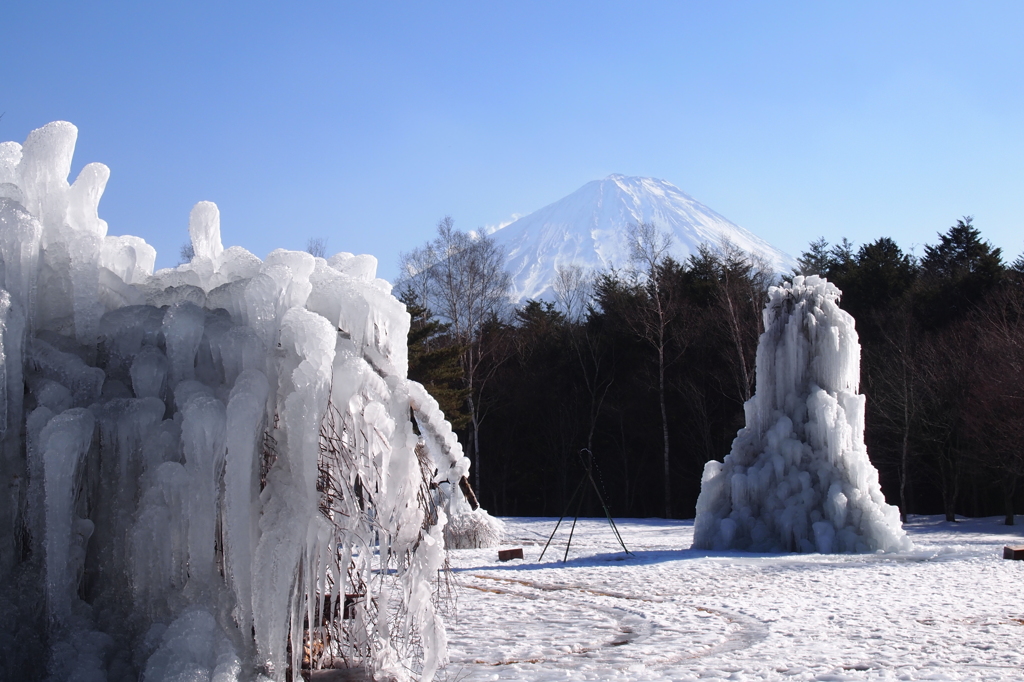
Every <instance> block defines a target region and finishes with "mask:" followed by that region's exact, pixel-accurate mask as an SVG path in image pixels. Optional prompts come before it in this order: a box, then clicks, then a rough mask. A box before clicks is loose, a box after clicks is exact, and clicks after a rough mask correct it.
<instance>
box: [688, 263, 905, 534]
mask: <svg viewBox="0 0 1024 682" xmlns="http://www.w3.org/2000/svg"><path fill="white" fill-rule="evenodd" d="M839 297H840V291H839V289H837V288H836V287H835V285H833V284H831V283H830V282H827V281H826V280H825V279H823V278H821V277H818V276H816V275H815V276H811V277H806V278H805V277H795V278H794V279H793V282H792V283H784V284H783V285H781V286H778V287H773V288H772V289H771V290H770V292H769V301H768V305H767V307H766V308H765V311H764V327H765V331H764V333H763V334H762V335H761V339H760V342H759V344H758V347H757V379H756V391H755V394H754V397H753V398H751V399H750V400H749V401H747V403H746V404H745V405H744V412H745V416H746V426H745V427H744V428H743V429H741V430H740V432H739V433H738V434H737V436H736V439H735V440H734V441H733V444H732V451H731V452H730V453H729V455H727V456H726V458H725V461H724V462H718V461H710V462H708V463H707V464H706V465H705V467H704V476H703V479H702V481H701V492H700V497H699V498H698V499H697V516H696V519H695V521H694V540H693V546H694V548H700V549H715V550H724V549H741V550H748V551H753V552H821V553H825V554H828V553H847V552H873V551H884V552H892V551H902V550H907V549H910V541H909V539H908V538H907V536H906V534H905V533H904V531H903V527H902V525H901V524H900V516H899V511H898V510H897V509H896V508H895V507H892V506H890V505H888V504H886V502H885V497H884V496H883V495H882V491H881V488H880V487H879V484H878V471H877V470H876V469H875V468H874V466H872V464H871V461H870V460H869V459H868V453H867V448H866V447H865V446H864V396H863V395H860V394H859V393H858V387H859V384H860V344H859V342H858V340H857V332H856V330H855V329H854V320H853V317H851V316H850V314H849V313H847V312H846V311H844V310H842V309H841V308H840V307H839V305H838V300H839Z"/></svg>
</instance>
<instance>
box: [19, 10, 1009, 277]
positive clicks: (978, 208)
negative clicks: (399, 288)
mask: <svg viewBox="0 0 1024 682" xmlns="http://www.w3.org/2000/svg"><path fill="white" fill-rule="evenodd" d="M0 26H2V27H3V33H4V37H3V39H2V40H0V70H2V71H0V73H2V74H3V75H2V76H0V112H6V113H5V114H4V116H3V118H2V119H0V140H16V141H19V142H20V141H22V140H24V138H25V135H26V134H27V133H28V132H29V131H30V130H32V129H33V128H37V127H39V126H41V125H43V124H45V123H47V122H49V121H52V120H57V119H64V120H69V121H71V122H73V123H75V124H76V125H77V126H78V127H79V131H80V132H79V143H78V150H77V153H76V156H75V168H74V170H73V173H77V171H78V169H79V168H81V166H82V165H84V164H85V163H88V162H90V161H101V162H103V163H105V164H107V165H108V166H110V168H111V178H110V183H109V185H108V187H107V192H106V194H105V196H104V198H103V201H102V203H101V205H100V215H101V217H104V218H105V219H106V220H107V221H108V222H109V224H110V233H111V234H137V235H140V236H142V237H144V238H145V239H146V240H147V241H149V242H150V243H152V244H153V245H154V246H156V248H157V250H158V254H159V255H158V260H157V264H158V266H169V265H173V264H175V263H176V261H177V252H178V248H179V246H180V245H181V244H182V243H183V242H184V241H185V240H186V239H187V222H188V212H189V209H190V208H191V206H192V205H193V204H194V203H195V202H196V201H199V200H203V199H209V200H212V201H215V202H216V203H217V204H218V205H219V206H220V209H221V224H222V233H223V236H224V242H225V245H226V246H229V245H232V244H240V245H242V246H245V247H246V248H248V249H250V250H251V251H253V252H254V253H256V254H257V255H259V256H260V257H263V256H265V255H266V253H268V252H269V251H270V250H272V249H273V248H276V247H285V248H292V249H302V248H304V247H305V245H306V242H307V240H308V239H309V238H310V237H317V236H321V237H326V238H327V239H328V249H329V250H330V251H332V252H334V251H341V250H345V251H354V252H356V253H372V254H374V255H376V256H377V257H378V259H379V260H380V261H381V268H380V274H381V275H383V276H386V277H391V276H393V275H394V274H395V273H396V272H397V267H396V262H397V259H398V256H399V253H400V252H402V251H407V250H409V249H411V248H413V247H415V246H417V245H419V244H421V243H423V242H424V241H426V240H427V239H429V238H430V237H431V236H432V235H433V229H434V225H435V224H436V222H437V220H438V219H439V218H440V217H441V216H443V215H445V214H451V215H452V216H453V218H454V219H455V221H456V225H457V226H459V227H462V228H464V229H472V228H477V227H480V226H483V225H487V224H495V223H499V222H502V221H506V220H508V219H509V217H510V216H511V215H512V214H514V213H519V214H526V213H529V212H531V211H534V210H536V209H538V208H540V207H541V206H544V205H546V204H548V203H550V202H552V201H555V200H557V199H559V198H561V197H562V196H564V195H566V194H568V193H569V192H572V191H573V190H575V189H577V188H578V187H579V186H581V185H582V184H584V183H585V182H587V181H589V180H593V179H597V178H601V177H604V176H606V175H608V174H610V173H624V174H628V175H646V176H653V177H658V178H663V179H665V180H668V181H670V182H672V183H674V184H676V185H678V186H679V187H680V188H681V189H683V190H684V191H685V192H688V193H689V194H691V195H692V196H694V197H695V198H696V199H698V200H700V201H702V202H704V203H705V204H707V205H708V206H710V207H711V208H713V209H715V210H716V211H718V212H719V213H721V214H723V215H725V216H726V217H728V218H730V219H731V220H733V221H734V222H736V223H739V224H740V225H743V226H744V227H746V228H748V229H750V230H752V231H754V232H755V233H757V234H759V235H760V236H762V237H764V238H765V239H767V240H768V241H770V242H772V243H774V244H775V245H777V246H778V247H780V248H782V249H784V250H786V251H788V252H790V253H791V254H793V255H797V254H798V253H799V252H800V251H801V250H803V249H804V248H805V247H806V245H807V243H808V242H809V241H810V240H811V239H814V238H815V237H818V236H825V237H826V238H827V239H829V240H830V241H836V240H838V239H839V238H841V237H843V236H846V237H849V238H850V239H852V240H853V241H854V242H857V243H863V242H866V241H871V240H874V239H876V238H877V237H880V236H892V237H894V238H895V239H897V241H899V243H900V244H901V245H902V246H903V247H904V248H911V247H914V246H915V245H916V248H917V252H918V253H920V252H921V245H923V244H925V243H934V241H935V239H936V237H935V235H936V232H939V231H944V230H945V229H946V228H948V227H949V226H950V225H951V224H953V223H954V222H955V220H956V218H958V217H959V216H961V215H964V214H973V215H974V216H975V224H976V225H977V226H978V227H979V228H980V229H981V230H982V233H983V235H984V236H985V237H986V238H988V239H989V240H990V241H992V242H993V243H994V244H995V245H996V246H999V247H1002V248H1003V249H1004V252H1006V254H1007V255H1008V256H1009V259H1010V260H1012V259H1013V258H1015V257H1016V256H1017V255H1018V254H1020V252H1021V251H1022V250H1024V3H1020V2H1005V3H986V2H963V3H944V2H856V3H837V2H807V3H767V2H700V3H698V2H619V3H602V2H561V3H557V2H526V1H523V0H517V1H516V2H507V3H497V2H494V3H492V2H466V3H454V2H445V3H412V2H410V3H402V4H398V3H371V2H359V3H356V2H322V3H312V2H311V3H282V2H274V3H267V2H258V1H250V2H244V3H242V2H239V3H233V2H191V1H187V2H159V3H157V2H137V1H133V2H77V3H73V2H49V1H47V0H6V1H5V2H3V3H0Z"/></svg>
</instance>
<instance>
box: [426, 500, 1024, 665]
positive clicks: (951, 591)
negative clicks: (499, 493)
mask: <svg viewBox="0 0 1024 682" xmlns="http://www.w3.org/2000/svg"><path fill="white" fill-rule="evenodd" d="M503 520H504V522H505V525H506V543H505V544H504V545H502V546H503V547H504V546H522V547H524V553H525V555H526V558H525V559H524V560H523V561H512V562H508V563H499V562H498V561H497V560H496V559H497V553H496V551H494V550H461V551H453V552H451V553H450V554H451V563H452V566H453V568H454V569H455V572H456V578H457V580H458V582H459V583H460V584H461V586H462V587H463V589H461V590H460V591H459V593H458V605H457V610H456V612H455V614H454V615H453V616H449V622H448V645H449V655H450V657H451V663H450V664H449V665H448V667H447V668H446V670H445V671H443V673H441V677H440V678H439V679H447V680H452V681H454V680H466V681H469V680H537V681H547V680H707V679H728V680H739V681H746V680H925V679H927V680H1019V679H1021V678H1022V672H1021V670H1022V667H1021V666H1024V653H1022V652H1021V651H1020V642H1021V638H1022V637H1024V602H1022V600H1021V597H1020V585H1021V581H1022V579H1024V562H1017V561H1006V560H1003V559H1002V547H1003V545H1004V544H1013V543H1019V542H1021V536H1020V532H1019V531H1018V530H1016V529H1015V528H1008V527H1006V526H1003V525H1002V519H1001V518H1000V519H971V520H964V521H962V522H961V523H958V524H948V523H945V522H943V521H940V520H939V519H938V518H935V517H912V518H911V521H910V522H909V523H908V524H907V526H906V530H907V532H908V535H909V536H910V538H911V539H912V540H913V542H914V545H915V549H914V550H912V551H903V552H891V553H885V554H882V553H874V554H854V555H851V554H754V553H745V552H738V551H711V550H694V549H680V548H682V547H689V546H690V545H691V542H692V539H693V522H692V521H680V522H676V521H662V520H640V519H630V520H618V521H617V524H618V526H619V529H620V531H621V532H622V535H623V539H624V540H625V541H626V545H627V546H628V547H629V549H630V550H631V551H632V552H633V553H634V556H633V557H627V556H626V555H625V554H623V553H622V552H618V553H615V552H614V549H615V547H616V544H615V540H614V537H613V536H612V534H611V530H610V529H609V528H608V525H607V522H606V521H605V520H604V519H584V520H581V521H580V523H579V524H578V525H577V528H576V536H575V537H574V538H573V545H572V549H571V551H570V555H569V561H568V562H567V563H565V564H563V563H561V562H560V561H558V560H555V561H550V562H548V561H547V557H545V559H546V562H545V563H544V564H537V563H535V562H536V560H537V557H538V556H539V555H540V551H541V549H542V548H543V546H544V542H545V541H546V540H547V537H548V535H549V534H550V532H551V529H552V528H554V523H555V520H554V519H513V518H506V519H503ZM565 537H566V534H564V533H562V532H561V531H560V533H559V536H558V537H557V538H556V541H555V542H556V543H557V542H559V540H560V541H561V543H562V544H560V545H553V547H554V549H556V550H557V551H556V554H555V556H557V557H559V558H560V557H561V552H562V551H564V540H565ZM548 556H551V549H549V550H548Z"/></svg>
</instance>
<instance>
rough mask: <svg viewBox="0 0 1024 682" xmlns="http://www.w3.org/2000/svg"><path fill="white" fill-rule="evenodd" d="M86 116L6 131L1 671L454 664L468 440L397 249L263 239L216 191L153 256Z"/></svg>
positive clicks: (392, 672)
mask: <svg viewBox="0 0 1024 682" xmlns="http://www.w3.org/2000/svg"><path fill="white" fill-rule="evenodd" d="M77 132H78V131H77V129H76V128H75V127H74V126H73V125H71V124H70V123H65V122H58V123H51V124H49V125H47V126H45V127H43V128H40V129H39V130H35V131H33V132H32V133H31V134H30V135H29V136H28V139H27V140H26V141H25V143H24V144H23V145H19V144H17V143H14V142H4V143H2V144H0V287H2V288H0V361H2V362H0V474H2V476H3V480H4V481H5V486H7V488H6V489H7V493H6V494H5V495H3V496H2V499H0V605H4V607H5V608H4V611H5V613H4V621H3V622H4V623H8V624H10V623H17V624H18V625H17V627H14V626H13V625H12V626H11V627H7V626H6V625H5V626H4V627H2V628H0V678H2V679H44V678H48V679H67V678H68V676H69V675H70V676H71V677H72V678H74V679H116V680H136V679H145V680H146V681H147V682H157V681H158V680H163V679H175V680H179V679H196V680H200V679H202V680H208V679H214V680H217V681H218V682H227V681H228V680H236V679H253V678H254V677H259V678H260V679H270V680H277V681H283V680H285V679H286V677H289V678H290V679H299V676H300V673H299V668H300V666H301V667H312V668H317V667H320V666H321V665H331V664H347V665H358V666H362V667H365V668H367V669H369V670H370V672H372V673H373V674H374V676H375V679H395V680H406V679H412V678H414V677H415V678H419V679H422V680H430V679H432V678H433V676H434V673H435V671H436V670H437V668H438V667H439V666H440V665H442V664H443V663H444V661H445V657H446V653H445V652H446V645H445V641H446V640H445V632H444V627H443V625H442V623H441V620H440V617H439V616H438V614H437V613H436V612H435V608H434V604H435V600H434V596H435V591H436V587H437V577H438V570H439V569H440V568H441V567H442V565H443V563H444V538H443V527H444V524H445V521H446V515H445V513H444V511H443V509H442V508H441V507H440V504H439V503H440V502H444V503H447V501H446V500H438V499H436V498H435V497H434V496H432V493H431V491H432V490H437V489H438V488H440V487H441V486H442V485H445V486H447V487H448V488H449V489H452V488H457V484H458V482H459V480H460V479H461V478H462V477H463V476H464V475H465V474H466V472H467V470H468V468H469V461H468V459H466V458H465V457H464V456H463V454H462V450H461V448H460V447H458V441H457V440H456V439H455V437H454V435H453V434H452V433H451V427H450V425H448V423H447V422H446V421H445V420H444V416H443V415H442V414H441V412H440V410H439V409H438V407H437V403H436V402H435V401H433V399H431V398H430V397H429V396H428V395H427V394H426V392H425V391H424V390H423V389H422V387H421V386H419V385H418V384H415V382H410V381H408V380H407V378H406V370H407V364H408V361H407V348H406V338H407V335H408V330H409V323H410V318H409V314H408V313H407V312H406V310H405V306H404V305H403V304H402V303H401V302H399V301H398V300H397V299H395V298H394V297H393V296H392V295H391V286H390V284H388V283H387V282H385V281H383V280H381V279H376V277H375V272H376V260H375V259H374V258H373V257H372V256H353V255H352V254H344V253H342V254H337V255H335V256H333V257H332V258H331V259H330V260H329V261H328V260H325V259H323V258H314V257H313V256H311V255H310V254H308V253H300V252H292V251H284V250H278V251H274V252H273V253H271V254H270V255H269V256H267V258H266V260H263V261H261V260H260V259H259V258H257V257H256V256H254V255H253V254H251V253H249V252H247V251H245V250H244V249H241V248H239V247H231V248H228V249H225V248H224V247H223V245H222V243H221V237H220V235H221V232H220V214H219V211H218V209H217V207H216V205H214V204H213V203H210V202H200V203H199V204H196V206H195V208H194V209H193V210H192V213H191V216H190V218H189V225H188V229H189V234H190V236H191V240H192V247H193V250H194V253H195V256H194V258H193V259H192V261H191V262H189V263H186V264H184V265H181V266H179V267H177V268H173V269H165V270H160V271H158V272H155V273H154V272H153V263H154V262H155V255H156V252H155V251H154V250H153V248H152V247H151V246H149V245H148V244H146V243H145V242H144V241H143V240H142V239H139V238H138V237H130V236H123V237H112V236H108V235H107V223H106V222H105V221H103V220H101V219H100V218H99V215H98V205H99V201H100V198H101V196H102V194H103V190H104V188H105V186H106V181H107V178H108V177H109V171H108V170H107V168H106V167H105V166H103V165H101V164H89V165H87V166H86V167H85V168H83V170H82V171H81V173H80V174H79V176H78V178H77V179H76V180H75V181H74V183H71V184H69V183H68V181H67V178H68V173H69V172H70V169H71V161H72V154H73V152H74V147H75V141H76V138H77ZM413 413H415V414H416V420H417V423H418V424H419V425H420V427H421V434H420V435H417V433H416V432H415V430H414V425H413V420H412V418H411V416H410V415H411V414H413ZM418 443H423V444H424V445H425V447H426V452H427V459H428V461H427V463H426V466H424V463H423V462H421V461H420V459H419V458H418V457H417V453H416V447H417V444H418ZM37 605H41V606H37ZM10 609H15V610H16V612H15V613H12V612H10ZM26 633H28V634H26ZM26 671H34V672H26ZM71 671H74V673H73V674H72V672H71Z"/></svg>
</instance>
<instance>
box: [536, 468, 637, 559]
mask: <svg viewBox="0 0 1024 682" xmlns="http://www.w3.org/2000/svg"><path fill="white" fill-rule="evenodd" d="M583 453H586V456H584V454H583ZM579 455H580V462H582V463H583V478H581V479H580V482H579V485H577V486H576V491H575V492H573V494H572V497H570V498H569V501H568V502H567V503H566V504H565V511H564V512H562V515H561V516H560V517H558V523H556V524H555V529H554V530H553V531H551V535H550V537H548V541H547V542H546V543H544V549H543V550H541V553H540V558H539V559H537V561H538V562H541V561H543V560H544V552H547V551H548V545H550V544H551V540H552V539H554V537H555V533H557V532H558V527H559V526H560V525H562V521H563V520H564V519H565V517H566V515H568V513H569V508H570V507H571V506H572V503H573V502H574V501H575V500H576V497H577V496H579V498H580V499H579V502H578V503H577V504H576V516H575V517H573V520H572V528H571V529H570V530H569V540H568V542H566V543H565V554H564V555H563V556H562V561H563V562H564V561H566V560H567V559H568V558H569V547H570V546H571V545H572V535H573V533H574V532H575V531H576V522H577V521H579V518H580V509H582V508H583V500H584V499H585V498H586V491H587V489H586V487H585V485H584V484H585V483H586V482H587V481H590V486H591V487H592V488H593V489H594V492H595V493H596V494H597V499H598V501H599V502H600V503H601V509H603V510H604V516H605V518H606V519H608V525H609V526H611V529H612V532H613V533H614V534H615V539H616V540H618V542H619V545H620V546H621V547H622V551H624V552H625V553H626V554H629V555H632V554H633V553H632V552H630V551H629V550H628V549H626V543H625V542H623V541H622V536H621V535H619V529H618V527H617V526H616V525H615V521H614V520H613V519H612V514H611V512H610V511H608V505H607V504H605V502H604V497H602V496H601V489H600V488H599V487H598V485H597V481H595V480H594V453H592V452H591V451H590V450H588V449H587V448H583V449H582V450H580V452H579ZM581 493H582V494H581Z"/></svg>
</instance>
